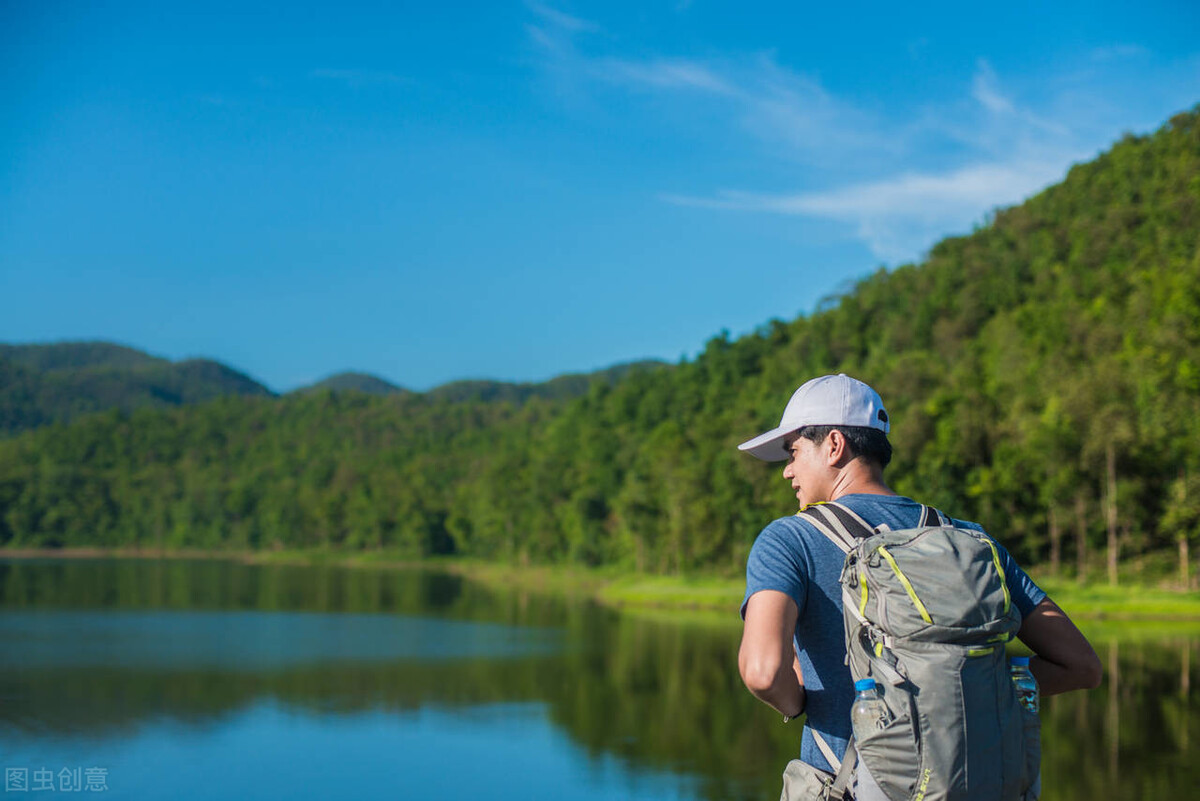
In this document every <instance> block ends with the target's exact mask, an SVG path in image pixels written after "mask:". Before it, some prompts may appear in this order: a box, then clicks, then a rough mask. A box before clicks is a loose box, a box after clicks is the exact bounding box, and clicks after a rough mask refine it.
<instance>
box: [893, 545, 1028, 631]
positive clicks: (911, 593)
mask: <svg viewBox="0 0 1200 801" xmlns="http://www.w3.org/2000/svg"><path fill="white" fill-rule="evenodd" d="M878 551H879V553H881V554H883V558H884V559H886V560H887V563H888V564H889V565H891V566H892V571H893V572H894V573H895V574H896V578H898V579H900V583H901V584H903V585H904V590H905V592H907V593H908V597H909V598H912V602H913V606H915V607H917V611H918V612H920V613H921V619H922V620H924V621H925V622H926V623H932V622H933V618H931V617H930V616H929V611H928V610H927V609H926V608H925V604H923V603H921V599H920V598H918V597H917V591H916V590H914V589H913V585H912V583H911V582H909V580H908V576H906V575H904V573H903V572H901V570H900V565H898V564H896V560H895V559H893V558H892V555H891V554H890V553H888V550H887V548H884V547H883V546H882V545H880V546H879V548H878ZM1004 597H1005V598H1006V599H1007V598H1008V587H1007V586H1005V588H1004ZM1005 611H1007V606H1006V607H1005Z"/></svg>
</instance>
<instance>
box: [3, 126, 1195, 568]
mask: <svg viewBox="0 0 1200 801" xmlns="http://www.w3.org/2000/svg"><path fill="white" fill-rule="evenodd" d="M835 371H844V372H847V373H850V374H851V375H855V376H857V377H860V378H863V379H864V380H866V381H868V382H870V383H871V384H873V385H874V386H876V388H877V389H879V390H880V392H881V393H882V395H883V397H884V399H885V401H886V402H887V404H888V407H889V412H890V413H891V417H892V420H893V429H892V432H893V433H892V441H893V443H894V445H895V449H896V455H895V458H894V460H893V463H892V466H891V467H890V468H889V471H888V474H889V479H890V481H891V483H892V485H893V486H894V487H895V488H896V489H897V490H898V491H900V492H904V493H906V494H911V495H914V496H917V497H920V498H922V499H924V500H927V501H928V502H930V503H933V504H936V505H938V506H940V507H941V508H943V509H945V510H946V511H948V512H951V513H953V514H955V515H956V516H959V517H964V518H968V519H975V520H978V521H980V522H982V523H983V524H984V525H985V526H987V527H988V529H989V530H990V531H991V532H992V533H993V534H995V535H996V536H997V537H998V538H999V539H1000V540H1001V541H1002V542H1004V543H1005V544H1007V545H1008V547H1009V548H1010V549H1011V550H1013V551H1014V552H1015V553H1016V555H1017V556H1018V557H1019V558H1021V559H1024V560H1037V561H1044V562H1048V563H1049V564H1050V565H1052V566H1056V567H1059V568H1061V569H1062V570H1064V571H1073V572H1086V571H1095V570H1103V569H1105V568H1106V566H1107V567H1108V568H1109V569H1111V570H1112V571H1114V572H1113V575H1114V577H1115V573H1116V570H1117V568H1121V569H1123V570H1125V571H1126V572H1127V573H1128V572H1130V571H1134V572H1136V571H1138V570H1143V569H1145V570H1156V569H1165V568H1166V567H1169V566H1170V564H1171V560H1173V559H1176V557H1177V556H1178V557H1179V563H1180V564H1181V566H1184V567H1186V566H1188V565H1189V564H1190V561H1189V559H1190V557H1189V556H1188V555H1189V553H1191V551H1189V548H1190V547H1191V546H1194V545H1195V543H1196V542H1197V540H1200V111H1192V112H1189V113H1186V114H1180V115H1178V116H1176V117H1174V118H1173V119H1172V120H1171V121H1170V122H1169V123H1167V124H1166V125H1164V126H1163V127H1162V128H1161V129H1160V130H1159V131H1157V132H1156V133H1154V134H1153V135H1149V136H1126V137H1125V138H1123V139H1122V140H1121V141H1120V142H1118V143H1117V144H1115V145H1114V146H1113V147H1112V149H1111V150H1109V151H1108V152H1107V153H1105V154H1103V155H1102V156H1100V157H1099V158H1097V159H1096V160H1094V161H1092V162H1090V163H1087V164H1080V165H1077V166H1075V167H1073V168H1072V169H1071V171H1070V172H1069V173H1068V175H1067V176H1066V179H1065V180H1064V181H1063V182H1062V183H1060V184H1059V185H1057V186H1053V187H1051V188H1049V189H1047V190H1045V191H1043V192H1042V193H1040V194H1038V195H1037V196H1035V197H1033V198H1030V199H1029V200H1028V201H1026V202H1025V203H1023V204H1021V205H1019V206H1015V207H1013V208H1009V209H1004V210H1001V211H998V212H996V214H995V215H994V216H993V217H992V218H991V219H990V221H988V223H987V224H986V225H984V226H982V227H980V228H979V229H978V230H977V231H975V232H974V233H972V234H971V235H969V236H962V237H954V238H950V239H946V240H943V241H942V242H940V243H938V244H937V245H936V246H935V247H934V248H933V249H932V251H931V252H930V255H929V257H928V258H927V259H926V260H925V261H924V262H923V263H921V264H910V265H905V266H902V267H899V268H897V269H895V270H891V271H884V270H880V271H878V272H876V273H875V274H873V275H870V276H868V277H866V278H864V279H863V280H861V281H860V282H858V284H857V285H856V286H855V287H854V288H853V289H852V290H851V291H849V292H847V293H846V294H845V295H843V296H842V297H841V298H840V299H839V300H836V301H835V302H834V303H831V304H828V305H824V306H823V307H822V309H821V310H819V311H818V312H816V313H814V314H812V315H810V316H804V317H800V318H798V319H795V320H792V321H789V322H783V321H778V320H776V321H771V322H769V323H766V324H765V325H764V326H763V327H762V328H761V329H760V330H758V331H756V332H754V333H753V334H750V335H748V336H744V337H740V338H737V339H731V338H730V337H728V336H726V335H722V336H718V337H716V338H714V339H712V340H710V341H709V342H708V343H707V345H706V346H705V348H704V350H703V352H702V353H701V354H700V355H699V356H698V357H697V358H695V359H694V360H687V361H684V362H681V363H680V364H677V365H672V366H667V367H661V368H658V369H649V370H629V371H628V372H627V373H626V374H624V375H621V376H619V377H616V378H615V380H602V379H599V378H594V379H591V378H590V379H588V383H587V388H586V391H584V392H583V393H582V394H578V395H574V396H565V395H564V396H562V397H557V396H533V397H529V398H528V399H526V401H525V402H524V403H514V402H512V401H513V400H514V399H513V398H510V397H495V396H493V397H490V398H489V397H485V395H486V391H490V390H484V389H479V388H470V389H469V391H466V392H464V393H462V394H458V395H454V394H450V390H448V389H447V390H446V393H447V394H443V395H441V396H439V395H438V394H437V393H436V392H430V393H425V394H416V393H412V394H392V395H386V396H371V395H365V394H361V393H313V394H301V395H290V396H287V397H284V398H282V399H271V398H253V397H251V398H243V397H223V398H220V399H217V400H214V401H211V402H209V403H205V404H201V405H192V406H184V407H179V408H174V409H158V410H153V409H150V410H140V411H136V412H134V413H132V414H127V413H123V412H119V411H112V412H108V413H105V414H102V415H92V416H88V417H86V418H83V419H80V420H78V421H77V422H75V423H74V424H72V425H70V426H67V427H52V428H45V429H41V430H37V431H31V432H26V433H24V434H22V435H20V436H18V437H14V438H12V439H9V440H7V441H3V442H0V543H4V544H8V545H27V546H35V545H50V546H53V545H83V544H89V545H121V544H134V543H142V544H145V543H149V544H163V545H172V546H198V547H252V548H253V547H266V546H270V545H272V544H275V543H280V544H285V545H294V546H310V545H324V546H332V547H340V548H377V547H389V548H394V549H397V550H402V551H405V552H407V553H410V554H413V555H424V554H435V553H451V552H453V553H462V554H469V555H473V556H477V557H480V558H492V559H511V560H530V561H545V562H552V561H570V562H576V563H582V564H616V565H623V566H627V567H630V568H639V569H646V570H656V571H664V572H680V571H688V570H692V569H695V568H701V567H703V568H709V569H713V568H715V569H719V570H727V571H729V572H736V571H738V570H740V569H741V567H742V565H743V564H744V559H745V555H746V553H747V551H748V550H749V547H750V545H751V543H752V541H753V538H754V535H755V534H756V533H757V532H758V530H759V529H760V528H761V527H762V525H763V524H764V523H765V522H766V521H767V520H768V519H770V518H771V517H775V516H780V515H786V514H789V513H790V512H791V511H794V498H793V497H792V495H791V493H790V490H789V488H788V487H787V486H786V483H785V482H784V481H782V480H781V479H780V477H779V470H778V467H777V466H768V465H763V464H761V463H758V462H756V461H754V460H752V459H750V458H748V457H746V456H744V455H742V454H740V453H738V452H737V450H736V447H735V446H736V444H737V443H738V442H739V441H741V440H743V439H745V438H747V437H749V436H751V435H753V434H755V433H757V432H759V431H762V430H764V429H765V428H768V427H770V426H773V425H775V424H776V422H777V420H778V416H779V413H780V411H781V409H782V406H783V404H784V402H785V401H786V400H787V398H788V397H789V395H790V394H791V392H792V391H793V390H794V389H795V387H796V386H797V385H798V384H799V383H800V382H801V381H803V380H805V379H807V378H809V377H812V376H814V375H818V374H821V373H827V372H835ZM1156 565H1158V566H1159V567H1157V568H1156V567H1155V566H1156Z"/></svg>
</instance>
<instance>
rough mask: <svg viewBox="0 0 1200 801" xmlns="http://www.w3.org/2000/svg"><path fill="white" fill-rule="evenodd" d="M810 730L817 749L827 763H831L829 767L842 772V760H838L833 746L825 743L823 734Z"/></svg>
mask: <svg viewBox="0 0 1200 801" xmlns="http://www.w3.org/2000/svg"><path fill="white" fill-rule="evenodd" d="M809 728H810V730H811V731H812V736H813V741H814V742H815V743H816V744H817V749H818V750H820V752H821V755H822V756H824V757H825V761H826V762H828V763H829V767H831V768H833V769H834V770H835V771H839V772H840V771H841V769H842V760H840V759H838V758H837V754H835V753H833V746H831V745H830V744H829V743H827V742H825V738H824V737H822V736H821V732H819V731H817V730H816V729H813V728H811V727H809ZM847 750H849V749H847Z"/></svg>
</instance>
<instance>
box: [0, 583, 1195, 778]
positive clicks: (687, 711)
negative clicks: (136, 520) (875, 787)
mask: <svg viewBox="0 0 1200 801" xmlns="http://www.w3.org/2000/svg"><path fill="white" fill-rule="evenodd" d="M730 614H731V618H732V619H731V625H715V624H712V623H704V624H701V623H699V622H683V621H679V620H672V621H663V620H656V619H649V618H645V617H639V616H628V615H619V614H616V613H614V612H612V611H609V610H605V609H601V608H597V607H596V606H594V605H592V604H590V603H587V602H584V601H567V600H547V599H545V598H539V597H536V596H531V595H528V594H525V593H522V592H520V591H515V590H514V591H512V592H495V591H490V590H486V589H483V588H481V587H479V586H477V585H473V584H471V583H469V582H466V581H463V580H461V579H458V578H453V577H447V576H441V575H435V574H428V573H420V572H390V571H373V570H344V569H337V568H299V567H284V566H267V567H252V566H245V565H238V564H232V563H225V562H219V561H161V562H160V561H141V560H79V561H59V560H10V561H0V638H2V640H0V642H2V643H3V645H2V647H0V767H3V768H5V769H6V771H11V770H14V769H15V770H16V771H17V772H18V773H19V772H21V771H24V776H25V779H26V782H27V785H28V786H29V788H30V790H31V791H32V790H34V789H35V788H37V787H39V786H40V787H43V788H46V789H49V787H51V786H52V787H53V788H54V791H55V796H53V797H57V794H58V793H61V792H64V790H66V789H67V788H69V787H71V786H73V785H75V784H78V785H81V786H83V787H85V788H86V786H87V784H88V783H89V782H92V783H95V784H97V785H98V784H99V783H100V782H103V784H104V785H105V786H106V787H107V788H108V789H107V790H106V791H105V792H106V794H105V796H103V797H111V798H114V799H115V798H139V799H140V798H160V797H170V798H177V799H187V798H205V799H208V798H214V797H239V798H282V797H289V798H340V797H354V798H373V797H389V798H413V799H424V798H429V799H459V798H463V799H465V798H476V797H486V798H489V799H531V798H533V799H540V798H546V799H555V801H571V800H572V799H626V798H631V799H641V798H645V799H650V798H654V799H727V798H728V799H742V798H747V799H749V798H772V799H773V798H777V797H778V795H779V780H778V776H779V772H780V771H781V769H782V767H783V765H784V763H785V762H786V761H787V759H789V758H790V757H791V756H792V753H793V751H794V750H795V749H796V747H797V746H796V739H797V738H798V735H799V729H798V728H792V726H794V725H795V724H791V725H789V726H784V725H783V724H782V723H781V722H780V719H779V717H778V716H777V715H775V714H774V713H772V712H771V711H770V710H767V709H766V708H765V707H763V706H762V705H760V704H758V702H756V701H754V700H753V699H752V698H750V696H749V695H748V694H747V693H746V691H745V690H744V689H743V688H742V686H741V683H740V681H739V680H738V678H737V675H736V667H735V655H736V650H737V640H738V636H739V633H740V631H739V628H738V627H737V625H736V615H735V613H734V612H733V611H731V613H730ZM1089 633H1091V634H1092V635H1093V638H1094V641H1095V642H1096V644H1097V646H1098V650H1099V651H1100V653H1101V657H1102V658H1103V659H1104V660H1105V662H1106V664H1107V666H1108V675H1107V676H1106V679H1105V684H1104V685H1103V686H1102V687H1101V688H1100V689H1099V690H1096V691H1094V692H1092V693H1088V694H1078V693H1077V694H1073V695H1069V696H1065V697H1058V698H1050V699H1045V702H1044V707H1043V721H1044V729H1045V730H1044V734H1043V741H1044V743H1045V749H1046V753H1045V757H1044V760H1043V769H1044V772H1045V782H1046V785H1047V790H1046V792H1045V794H1044V796H1043V797H1044V798H1046V799H1048V801H1055V800H1056V799H1088V801H1092V799H1096V798H1105V799H1131V801H1132V799H1139V801H1140V799H1144V798H1155V797H1162V798H1193V797H1198V796H1200V792H1198V788H1200V767H1198V766H1197V764H1196V763H1197V762H1200V760H1197V759H1195V757H1196V756H1197V755H1198V754H1200V751H1198V750H1197V746H1196V743H1197V742H1198V740H1200V723H1198V722H1197V720H1198V719H1200V714H1197V713H1200V697H1198V695H1200V632H1198V631H1197V628H1196V627H1195V626H1192V627H1190V633H1189V631H1188V630H1185V629H1183V628H1182V627H1180V626H1174V625H1165V624H1164V625H1160V626H1158V627H1157V629H1151V628H1150V627H1147V626H1138V627H1136V628H1110V629H1107V630H1104V629H1098V630H1095V631H1094V632H1089ZM97 768H98V769H100V770H99V771H93V772H92V773H90V774H88V773H87V771H88V770H89V769H97ZM64 770H65V771H66V772H65V773H64ZM14 778H15V777H12V776H9V775H6V780H8V781H11V780H13V779H14ZM43 797H52V796H47V795H43Z"/></svg>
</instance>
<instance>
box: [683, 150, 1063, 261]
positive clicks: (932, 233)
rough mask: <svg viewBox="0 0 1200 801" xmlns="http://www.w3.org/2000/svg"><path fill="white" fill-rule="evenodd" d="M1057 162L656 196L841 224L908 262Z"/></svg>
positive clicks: (1038, 182)
mask: <svg viewBox="0 0 1200 801" xmlns="http://www.w3.org/2000/svg"><path fill="white" fill-rule="evenodd" d="M1064 172H1065V166H1064V165H1063V164H1062V163H1059V162H1053V163H1044V162H1014V163H1010V164H978V165H972V166H968V167H963V168H961V169H957V170H953V171H950V172H947V173H945V174H929V173H905V174H903V175H899V176H896V177H893V178H888V179H884V180H881V181H874V182H868V183H861V184H854V185H851V186H843V187H838V188H834V189H829V190H826V191H819V192H797V193H791V194H761V193H754V192H745V191H736V190H727V191H723V192H719V193H717V195H716V196H714V197H692V196H686V195H678V194H664V195H661V196H660V197H661V199H662V200H664V201H666V202H668V203H672V204H675V205H681V206H692V207H697V208H709V209H727V210H743V211H759V212H772V213H776V214H788V215H797V216H804V217H813V218H819V219H826V220H832V221H836V222H841V223H847V224H850V225H852V226H853V227H854V230H855V232H856V235H857V236H859V237H860V238H862V239H863V240H864V241H865V242H866V243H867V244H868V246H869V247H870V249H871V252H872V253H873V254H874V255H875V256H876V257H878V258H881V259H885V260H888V261H892V262H898V261H904V260H911V259H913V258H915V257H916V256H917V255H918V254H919V253H920V252H921V251H922V250H924V249H925V248H927V247H928V246H929V245H930V244H931V243H932V241H933V239H934V238H936V237H938V236H943V235H945V234H947V233H954V232H958V233H965V232H966V231H967V230H969V229H970V227H971V226H972V225H973V224H975V223H977V222H979V221H980V220H981V219H982V217H983V216H984V214H986V213H987V212H988V211H989V210H991V209H993V208H996V207H997V206H1004V205H1009V204H1013V203H1018V202H1020V201H1022V200H1024V199H1025V198H1027V197H1029V196H1030V195H1032V194H1035V193H1036V192H1037V191H1039V190H1041V189H1043V188H1045V187H1046V186H1047V185H1049V184H1051V183H1053V182H1054V181H1056V180H1058V179H1060V178H1061V177H1062V175H1063V173H1064Z"/></svg>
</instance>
